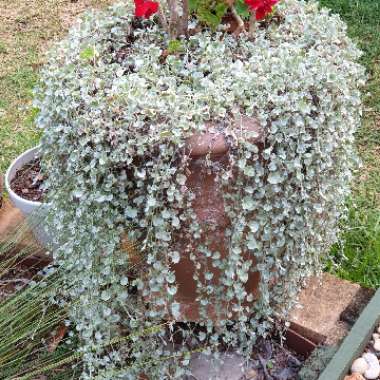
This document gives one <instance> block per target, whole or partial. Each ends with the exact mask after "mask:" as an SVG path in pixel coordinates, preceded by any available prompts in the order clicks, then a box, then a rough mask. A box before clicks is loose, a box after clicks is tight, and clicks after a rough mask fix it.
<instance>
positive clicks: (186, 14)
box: [182, 0, 189, 38]
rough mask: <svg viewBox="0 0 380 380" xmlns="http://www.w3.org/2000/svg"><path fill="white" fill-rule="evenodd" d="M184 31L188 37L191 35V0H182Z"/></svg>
mask: <svg viewBox="0 0 380 380" xmlns="http://www.w3.org/2000/svg"><path fill="white" fill-rule="evenodd" d="M182 7H183V14H182V33H183V34H184V35H185V37H186V38H188V37H189V0H182Z"/></svg>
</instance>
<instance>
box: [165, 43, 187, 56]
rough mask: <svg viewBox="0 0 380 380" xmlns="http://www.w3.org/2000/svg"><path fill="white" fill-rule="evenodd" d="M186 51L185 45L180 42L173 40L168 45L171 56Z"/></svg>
mask: <svg viewBox="0 0 380 380" xmlns="http://www.w3.org/2000/svg"><path fill="white" fill-rule="evenodd" d="M183 51H184V45H183V44H182V41H180V40H171V41H169V44H168V52H169V54H175V53H181V52H183Z"/></svg>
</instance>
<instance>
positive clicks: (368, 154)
mask: <svg viewBox="0 0 380 380" xmlns="http://www.w3.org/2000/svg"><path fill="white" fill-rule="evenodd" d="M108 2H110V0H33V1H32V4H33V6H31V1H30V0H15V1H8V0H0V9H1V18H2V22H1V23H0V94H1V95H0V141H1V151H0V173H2V172H4V171H5V170H6V168H7V166H8V165H9V163H10V161H11V160H12V159H13V158H15V157H16V156H17V155H18V154H19V153H21V152H22V151H23V150H25V149H26V148H28V147H31V146H33V145H35V144H36V143H37V141H38V138H39V132H38V131H37V130H36V128H35V126H34V122H33V121H34V117H35V112H34V111H33V109H32V107H31V99H32V95H33V94H32V89H33V87H34V85H35V83H36V81H37V78H38V69H39V67H40V66H41V65H42V64H43V59H44V58H43V51H44V50H45V49H46V48H48V46H49V45H50V44H51V42H52V41H53V40H55V39H57V38H59V37H60V36H62V34H64V33H65V31H66V30H67V28H68V27H69V25H70V24H71V23H72V22H73V20H74V18H75V16H76V15H77V14H78V13H80V12H81V11H83V10H84V9H86V8H89V7H94V6H96V7H100V6H104V5H105V4H106V3H108ZM321 3H322V5H324V6H327V7H329V8H331V9H332V10H333V12H334V13H339V14H340V15H341V16H342V18H343V19H344V20H345V21H346V22H347V24H348V26H349V33H350V35H351V36H352V38H354V39H355V40H356V41H357V42H358V44H359V46H360V47H361V48H362V50H363V52H364V55H363V57H362V63H363V64H364V65H365V66H366V67H367V69H368V73H369V76H370V80H369V82H368V85H367V93H368V94H366V95H365V113H364V120H363V126H362V128H361V130H360V131H359V132H358V136H357V137H358V139H357V141H358V149H359V151H360V155H361V158H362V161H363V167H362V168H361V169H360V171H359V172H358V174H357V177H356V181H355V184H354V195H353V197H352V199H351V200H350V201H349V203H348V205H349V208H350V213H349V220H348V221H347V222H346V223H345V228H346V232H345V233H344V235H343V238H344V241H345V243H346V244H345V246H344V247H341V246H336V247H334V248H333V250H332V253H333V259H332V260H330V261H329V262H328V264H327V269H328V270H330V271H331V272H334V273H337V274H338V275H339V276H341V277H343V278H346V279H350V280H353V281H355V282H359V283H361V284H363V285H367V286H371V287H378V286H380V165H379V164H380V2H378V1H377V0H360V1H359V0H321Z"/></svg>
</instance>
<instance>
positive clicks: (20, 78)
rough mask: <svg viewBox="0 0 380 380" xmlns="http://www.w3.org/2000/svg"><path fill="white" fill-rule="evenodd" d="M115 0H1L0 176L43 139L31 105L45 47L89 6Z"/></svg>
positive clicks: (100, 5) (96, 5) (99, 5)
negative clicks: (20, 155)
mask: <svg viewBox="0 0 380 380" xmlns="http://www.w3.org/2000/svg"><path fill="white" fill-rule="evenodd" d="M109 2H112V0H77V1H75V2H74V1H71V0H32V1H30V0H13V1H9V0H0V9H1V22H0V147H1V148H0V175H1V174H2V173H4V172H5V171H6V169H7V167H8V166H9V164H10V162H11V161H12V160H13V159H14V158H16V157H17V155H19V154H20V153H22V152H23V151H24V150H25V149H27V148H30V147H32V146H34V145H36V144H37V143H38V140H39V137H40V132H39V131H37V130H36V128H35V126H34V124H33V119H34V111H33V109H32V107H31V102H32V89H33V87H34V86H35V84H36V81H37V78H38V69H39V67H40V66H41V65H42V64H43V59H44V55H43V52H44V51H45V50H46V49H47V48H48V47H49V45H50V44H51V42H52V41H53V40H55V39H57V38H60V37H61V36H62V35H63V34H64V33H65V32H66V30H67V28H68V26H69V24H70V23H72V22H73V20H74V19H75V18H76V17H75V16H76V15H77V14H78V13H81V12H82V11H83V10H85V9H86V8H90V7H102V6H104V5H105V4H107V3H109Z"/></svg>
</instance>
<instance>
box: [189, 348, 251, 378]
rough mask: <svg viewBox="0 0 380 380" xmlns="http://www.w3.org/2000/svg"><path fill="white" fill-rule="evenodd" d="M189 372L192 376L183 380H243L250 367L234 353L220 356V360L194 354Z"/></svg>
mask: <svg viewBox="0 0 380 380" xmlns="http://www.w3.org/2000/svg"><path fill="white" fill-rule="evenodd" d="M190 370H191V373H192V375H190V376H187V377H186V378H185V380H245V378H246V374H249V373H250V372H249V371H250V370H251V366H250V364H249V363H247V362H246V361H245V360H244V358H243V357H242V356H241V355H238V354H236V353H225V354H222V357H221V360H215V359H214V358H213V357H212V356H208V355H205V354H194V355H193V357H192V359H191V361H190ZM251 378H252V377H251Z"/></svg>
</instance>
